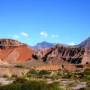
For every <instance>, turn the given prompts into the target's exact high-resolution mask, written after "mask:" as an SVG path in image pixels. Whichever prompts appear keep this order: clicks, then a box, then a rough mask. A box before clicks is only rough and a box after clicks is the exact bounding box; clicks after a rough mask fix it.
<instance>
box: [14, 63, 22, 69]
mask: <svg viewBox="0 0 90 90" xmlns="http://www.w3.org/2000/svg"><path fill="white" fill-rule="evenodd" d="M15 67H16V68H24V65H23V64H16V65H15Z"/></svg>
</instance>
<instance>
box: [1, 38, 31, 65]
mask: <svg viewBox="0 0 90 90" xmlns="http://www.w3.org/2000/svg"><path fill="white" fill-rule="evenodd" d="M31 58H32V50H31V48H30V47H28V46H27V45H25V44H23V43H20V42H19V41H16V40H12V39H0V64H15V63H23V62H25V61H27V60H31Z"/></svg>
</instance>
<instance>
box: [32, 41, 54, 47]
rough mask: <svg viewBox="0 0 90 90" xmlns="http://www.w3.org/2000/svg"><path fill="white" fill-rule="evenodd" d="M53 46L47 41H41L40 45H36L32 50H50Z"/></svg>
mask: <svg viewBox="0 0 90 90" xmlns="http://www.w3.org/2000/svg"><path fill="white" fill-rule="evenodd" d="M53 46H54V43H49V42H47V41H42V42H40V43H37V44H36V45H35V46H33V47H34V48H51V47H53Z"/></svg>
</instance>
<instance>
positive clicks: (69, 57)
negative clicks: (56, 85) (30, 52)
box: [34, 45, 90, 64]
mask: <svg viewBox="0 0 90 90" xmlns="http://www.w3.org/2000/svg"><path fill="white" fill-rule="evenodd" d="M35 55H36V56H37V57H38V58H41V60H43V62H46V63H49V64H68V63H71V64H86V63H90V52H89V51H88V50H86V49H84V48H77V47H74V46H72V47H71V46H68V47H65V46H62V45H56V46H55V47H53V48H49V49H43V50H42V49H41V50H39V52H37V53H36V54H35V53H34V56H35Z"/></svg>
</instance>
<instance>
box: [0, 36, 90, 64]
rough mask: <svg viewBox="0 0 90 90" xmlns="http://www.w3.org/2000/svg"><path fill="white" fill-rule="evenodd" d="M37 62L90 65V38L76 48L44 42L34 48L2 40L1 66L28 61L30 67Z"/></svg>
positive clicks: (14, 41) (0, 49)
mask: <svg viewBox="0 0 90 90" xmlns="http://www.w3.org/2000/svg"><path fill="white" fill-rule="evenodd" d="M36 60H37V62H38V63H41V62H43V63H48V64H62V63H71V64H86V63H90V37H89V38H88V39H86V40H84V41H83V42H81V43H80V44H78V45H76V46H66V45H64V44H55V43H48V42H45V41H44V42H41V43H38V44H37V45H35V46H33V48H31V47H30V46H29V45H27V44H24V43H21V42H19V41H17V40H12V39H0V65H2V64H16V63H25V62H28V61H30V63H31V64H30V65H33V64H35V62H36ZM33 62H34V63H33ZM36 65H37V63H36Z"/></svg>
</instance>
